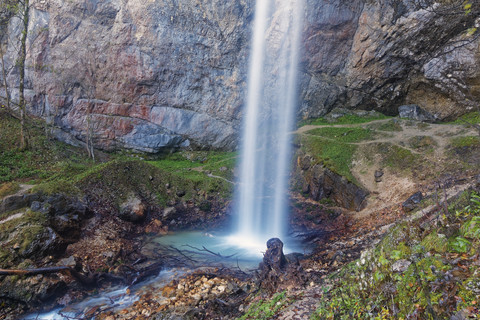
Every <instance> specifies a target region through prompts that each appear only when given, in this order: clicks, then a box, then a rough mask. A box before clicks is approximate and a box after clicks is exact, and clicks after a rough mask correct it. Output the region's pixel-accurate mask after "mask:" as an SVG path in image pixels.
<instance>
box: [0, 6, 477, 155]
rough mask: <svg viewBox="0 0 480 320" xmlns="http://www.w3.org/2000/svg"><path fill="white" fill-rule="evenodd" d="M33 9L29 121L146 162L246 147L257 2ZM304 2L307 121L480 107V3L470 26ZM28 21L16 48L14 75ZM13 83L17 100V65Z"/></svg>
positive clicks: (449, 11)
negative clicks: (410, 107)
mask: <svg viewBox="0 0 480 320" xmlns="http://www.w3.org/2000/svg"><path fill="white" fill-rule="evenodd" d="M429 1H430V0H424V1H422V3H426V2H429ZM32 2H33V8H32V10H31V23H30V32H29V44H28V48H29V49H28V57H27V89H28V91H27V96H28V101H29V110H30V112H31V113H33V114H35V115H38V116H42V117H44V118H46V119H47V121H48V122H49V123H51V124H53V125H54V127H55V128H57V134H58V136H59V137H62V138H63V139H64V140H67V141H70V142H71V143H74V142H75V139H78V140H80V141H85V139H86V137H87V136H90V137H91V138H92V139H93V141H94V143H95V145H96V146H97V147H101V148H104V149H115V148H123V147H126V148H131V149H136V150H140V151H147V152H157V151H159V150H161V149H162V148H169V147H176V146H185V145H189V144H190V145H193V146H194V147H200V148H212V147H213V148H223V149H234V148H235V147H236V145H237V140H238V132H239V128H240V126H241V117H242V106H243V104H244V102H245V98H244V97H245V89H246V77H247V70H248V50H249V45H250V34H251V25H252V21H253V15H254V0H232V1H220V0H207V1H199V0H170V1H163V0H162V1H161V0H70V1H63V0H35V1H32ZM305 2H306V8H305V25H304V33H303V44H302V50H303V54H302V61H301V68H300V71H301V75H300V78H301V81H300V82H301V86H300V101H299V104H300V108H299V113H298V115H299V117H303V118H308V117H315V116H320V115H324V114H325V113H327V112H328V111H329V110H331V109H332V108H334V107H348V108H361V109H367V110H368V109H376V110H380V111H383V112H387V113H390V114H396V112H397V108H398V106H400V105H402V104H418V105H419V106H421V107H422V108H424V109H426V110H427V111H429V112H430V113H432V114H435V115H436V116H437V117H438V118H439V119H447V118H452V117H455V116H458V115H459V114H463V113H465V112H467V111H469V110H472V108H474V107H476V106H477V105H478V101H479V100H480V91H479V90H478V88H479V84H480V81H479V79H480V78H479V75H480V70H479V65H480V64H479V63H478V62H479V61H478V60H479V56H478V46H479V41H478V40H477V37H478V32H477V33H475V34H473V35H472V36H466V35H465V34H466V31H467V30H468V29H469V28H471V27H474V26H475V24H476V20H477V18H478V17H479V10H480V9H479V8H480V0H472V1H471V3H472V8H473V10H472V12H471V13H470V14H468V15H466V14H465V12H464V10H463V8H462V6H461V4H460V7H456V8H446V9H445V8H444V7H443V5H439V4H433V5H430V3H429V4H428V6H426V7H425V8H420V7H419V6H417V5H415V3H417V4H418V3H419V1H415V3H414V1H413V0H379V1H371V0H350V1H345V0H305ZM431 2H433V1H431ZM442 2H443V3H445V1H442ZM460 2H461V1H460ZM460 2H459V3H460ZM462 3H463V2H462ZM273 23H275V21H272V24H273ZM19 24H20V21H19V20H18V19H13V20H12V22H11V24H10V25H9V31H8V39H7V40H5V39H3V42H4V47H6V48H8V51H7V55H6V56H5V60H6V64H7V65H8V66H12V65H14V63H15V59H16V52H17V48H18V46H17V44H18V39H19V35H20V31H21V28H20V25H19ZM477 24H478V23H477ZM267 36H269V37H274V36H275V33H274V32H273V33H269V34H268V35H267ZM270 41H271V42H272V43H274V42H275V39H270ZM0 77H1V75H0ZM8 82H9V85H10V91H11V95H12V97H13V98H14V99H15V98H17V97H18V90H17V89H16V88H17V87H18V70H16V69H15V68H13V69H12V70H11V71H10V72H9V74H8ZM0 95H4V92H3V90H0ZM58 129H60V130H61V131H59V130H58ZM72 138H73V139H72Z"/></svg>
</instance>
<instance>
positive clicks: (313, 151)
mask: <svg viewBox="0 0 480 320" xmlns="http://www.w3.org/2000/svg"><path fill="white" fill-rule="evenodd" d="M300 141H301V142H300V143H301V145H302V148H303V149H304V151H305V152H306V153H308V154H310V155H312V156H313V157H314V158H315V160H316V162H317V163H320V164H323V165H324V166H326V167H327V168H329V169H330V170H332V171H333V172H335V173H337V174H339V175H341V176H343V177H345V178H346V179H347V180H349V181H351V182H354V183H355V182H356V179H355V178H354V176H353V174H352V173H351V171H350V165H351V163H352V159H353V155H354V153H355V152H356V150H357V146H355V145H352V144H347V143H342V142H337V141H331V140H329V139H324V138H321V137H314V136H301V137H300Z"/></svg>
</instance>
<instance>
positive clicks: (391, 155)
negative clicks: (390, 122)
mask: <svg viewBox="0 0 480 320" xmlns="http://www.w3.org/2000/svg"><path fill="white" fill-rule="evenodd" d="M378 151H379V152H380V153H381V154H382V155H383V157H384V158H383V165H385V166H388V167H391V168H395V169H400V170H406V169H409V168H412V167H413V166H414V164H415V162H416V161H417V160H418V159H419V158H420V157H419V156H418V155H415V154H413V153H412V152H411V151H410V150H408V149H405V148H402V147H399V146H397V145H392V144H381V145H380V146H379V150H378Z"/></svg>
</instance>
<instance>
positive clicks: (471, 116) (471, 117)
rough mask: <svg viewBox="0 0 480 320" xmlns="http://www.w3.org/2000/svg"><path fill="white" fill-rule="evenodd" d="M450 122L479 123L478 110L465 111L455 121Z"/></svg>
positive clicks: (479, 113)
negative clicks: (465, 112)
mask: <svg viewBox="0 0 480 320" xmlns="http://www.w3.org/2000/svg"><path fill="white" fill-rule="evenodd" d="M449 123H450V124H466V125H469V124H480V111H474V112H470V113H467V114H465V115H463V116H461V117H460V118H458V119H456V120H455V121H452V122H449Z"/></svg>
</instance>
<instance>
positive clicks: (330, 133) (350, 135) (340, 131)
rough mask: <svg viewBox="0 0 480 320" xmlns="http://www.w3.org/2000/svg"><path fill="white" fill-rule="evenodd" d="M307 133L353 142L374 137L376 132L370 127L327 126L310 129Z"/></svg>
mask: <svg viewBox="0 0 480 320" xmlns="http://www.w3.org/2000/svg"><path fill="white" fill-rule="evenodd" d="M307 134H310V135H315V136H320V137H324V138H328V139H333V140H335V141H339V142H344V143H353V142H360V141H363V140H371V139H373V134H374V132H373V131H372V130H370V129H364V128H357V127H354V128H342V127H325V128H317V129H313V130H310V131H308V132H307Z"/></svg>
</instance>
